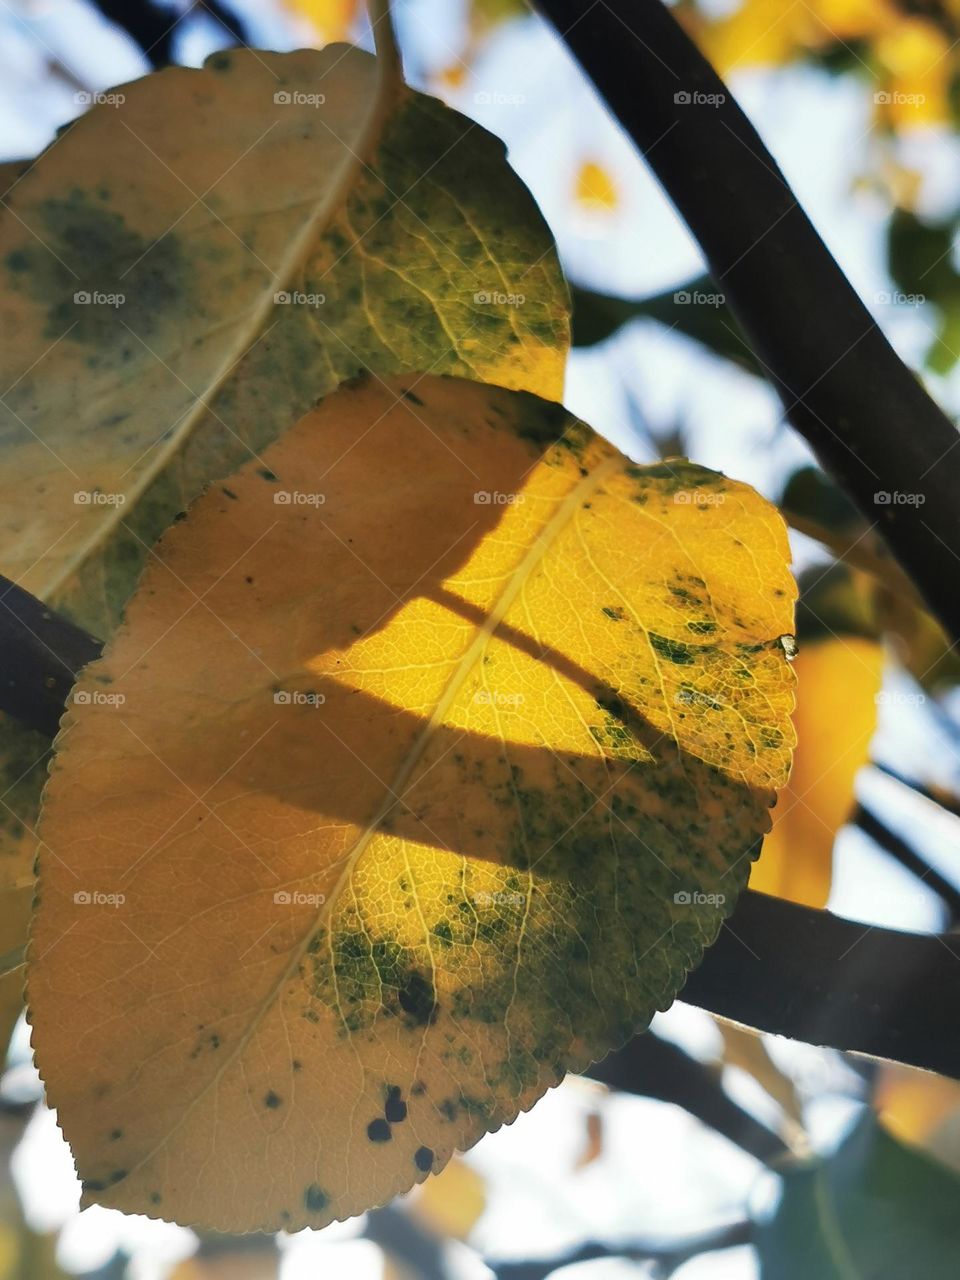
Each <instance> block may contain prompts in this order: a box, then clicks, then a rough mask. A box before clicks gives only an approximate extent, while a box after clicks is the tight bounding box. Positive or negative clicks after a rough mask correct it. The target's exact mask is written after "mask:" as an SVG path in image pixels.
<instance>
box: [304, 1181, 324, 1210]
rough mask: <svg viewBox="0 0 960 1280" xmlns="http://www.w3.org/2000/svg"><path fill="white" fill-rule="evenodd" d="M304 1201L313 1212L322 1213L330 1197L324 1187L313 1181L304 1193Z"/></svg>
mask: <svg viewBox="0 0 960 1280" xmlns="http://www.w3.org/2000/svg"><path fill="white" fill-rule="evenodd" d="M303 1203H304V1205H305V1206H306V1207H307V1209H309V1211H310V1212H311V1213H321V1212H322V1211H323V1210H324V1209H325V1208H326V1207H327V1205H328V1204H329V1203H330V1197H329V1196H328V1195H327V1193H326V1192H325V1191H324V1189H323V1187H318V1186H317V1184H316V1183H315V1182H311V1183H310V1185H309V1187H307V1189H306V1191H304V1193H303Z"/></svg>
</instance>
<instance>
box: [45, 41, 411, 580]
mask: <svg viewBox="0 0 960 1280" xmlns="http://www.w3.org/2000/svg"><path fill="white" fill-rule="evenodd" d="M368 56H370V55H368ZM376 63H377V67H378V78H377V89H376V94H375V96H374V99H373V103H372V106H371V108H370V113H369V116H368V119H367V121H366V123H365V124H364V126H363V129H362V131H361V134H360V137H359V140H358V143H357V146H356V147H355V148H354V147H349V146H347V145H346V144H345V143H341V145H342V146H343V149H344V152H345V155H344V157H343V159H342V161H341V164H340V168H339V170H338V172H337V175H336V177H335V178H334V180H333V182H332V183H331V184H330V186H329V188H328V194H327V195H326V197H325V198H321V199H320V200H319V201H318V203H317V208H316V211H315V212H314V215H313V217H311V218H310V219H308V220H307V222H305V223H304V225H303V227H302V229H301V231H300V233H299V235H297V236H296V237H295V238H294V239H293V241H292V242H291V244H290V247H289V249H288V251H287V253H286V256H285V257H284V258H283V260H282V262H281V266H280V268H279V270H277V271H276V272H274V274H273V276H272V277H271V279H270V281H269V282H268V284H267V285H265V286H264V287H263V290H262V295H261V299H260V302H259V305H257V306H256V307H254V308H252V309H251V312H250V317H249V321H248V323H247V324H246V325H241V326H239V327H238V329H237V337H236V339H235V341H234V342H233V344H232V345H231V347H230V348H229V350H228V351H227V352H226V353H225V354H224V356H223V358H222V359H221V362H220V367H219V369H218V370H217V371H216V372H215V374H214V376H212V377H211V378H210V379H209V380H208V382H207V385H206V386H205V387H204V388H203V390H202V391H201V392H200V393H195V392H193V391H192V389H191V388H187V390H189V391H190V392H191V394H192V395H194V396H195V400H194V405H193V408H192V409H191V410H190V412H189V413H188V414H186V415H185V417H184V418H183V419H182V421H181V424H180V428H179V429H178V430H177V431H176V432H175V433H174V434H173V435H172V436H171V437H170V439H169V440H168V441H167V442H166V443H165V444H164V445H163V446H162V448H161V449H159V450H158V451H157V453H156V455H155V461H154V464H153V465H152V466H150V467H147V468H146V469H145V470H144V471H143V472H142V474H141V477H140V478H139V479H138V481H137V483H136V484H135V485H133V487H132V488H131V490H130V492H129V493H128V494H127V497H128V499H129V501H130V505H131V508H132V509H135V508H136V506H137V504H138V502H139V501H140V499H141V498H142V497H143V495H144V494H145V493H146V491H147V490H148V489H149V487H150V486H151V485H152V484H153V482H154V480H155V479H156V478H157V477H158V476H160V475H162V474H163V472H164V471H165V470H166V468H167V466H168V464H169V463H170V461H171V460H172V459H173V458H174V457H175V456H176V454H177V453H179V452H180V450H181V449H182V447H183V445H184V443H185V441H186V440H188V439H189V437H190V436H191V435H192V434H193V432H194V430H195V428H196V426H197V423H198V422H199V421H200V420H201V419H202V418H203V417H204V416H205V415H206V414H208V413H212V412H213V410H212V408H210V405H211V404H212V402H213V401H214V400H215V399H216V396H217V394H218V393H219V391H220V390H221V388H222V387H223V385H224V383H225V382H226V381H227V379H228V378H229V376H230V374H231V373H232V371H233V370H234V369H235V368H236V366H237V365H238V364H239V363H240V362H241V361H242V359H243V357H244V354H245V353H246V352H247V351H248V350H249V349H250V348H251V347H252V345H253V344H254V341H255V339H256V337H257V335H258V334H261V333H262V332H263V330H264V327H265V325H266V322H267V319H268V317H269V315H270V312H271V308H272V307H273V295H274V293H275V292H276V291H277V289H279V288H282V287H283V286H284V285H285V284H286V283H287V282H288V281H289V280H291V279H292V278H293V274H294V272H295V271H296V268H297V267H298V266H299V265H301V264H302V263H303V262H305V261H306V260H307V257H308V255H309V251H310V247H311V245H312V244H313V243H314V242H315V240H316V238H317V236H318V235H319V233H320V230H321V228H322V227H323V225H324V224H325V223H326V222H327V221H329V219H331V218H332V217H333V215H334V214H335V213H336V211H337V210H338V209H339V208H340V207H341V205H342V204H343V203H344V202H345V200H346V198H347V196H348V194H349V193H350V191H351V190H352V189H353V185H354V182H355V180H356V176H357V174H358V173H359V171H360V170H361V169H362V168H365V167H366V166H367V164H368V161H369V158H370V155H371V154H372V152H373V150H374V149H375V147H376V144H377V142H378V141H379V138H380V135H381V131H382V128H383V125H384V123H385V121H386V119H387V117H388V116H389V115H390V114H391V112H392V111H393V109H394V107H395V105H396V94H397V92H398V91H399V90H400V89H401V87H402V83H403V82H402V80H401V79H400V77H399V70H398V68H397V67H396V66H394V65H392V64H391V63H390V62H388V61H385V60H384V59H383V58H382V57H378V58H377V59H376ZM337 141H338V142H340V138H339V136H337ZM148 350H149V348H148ZM151 354H153V352H151ZM184 386H186V384H185V383H184ZM207 479H208V480H214V479H216V477H215V476H209V477H207ZM124 505H125V504H124ZM123 511H124V506H121V505H120V504H116V505H115V506H113V507H112V508H108V509H107V510H106V511H105V512H104V519H103V520H101V521H98V522H97V524H96V525H95V527H94V529H93V531H92V533H91V534H90V537H89V538H88V539H87V540H86V541H84V542H82V543H80V545H79V546H78V548H77V550H76V552H75V553H74V555H73V556H71V557H70V558H69V559H68V560H66V561H64V562H63V565H62V568H61V570H60V573H59V574H58V575H56V576H55V577H54V578H52V579H51V581H50V582H49V583H48V584H47V587H46V589H45V590H44V592H43V598H44V599H46V600H50V599H55V598H56V596H57V593H58V592H59V591H60V590H62V589H63V588H65V587H67V586H68V585H69V583H70V582H71V581H72V579H73V578H74V577H75V575H76V574H77V572H78V571H79V570H80V569H81V568H82V566H83V565H84V564H85V563H86V562H87V560H88V559H89V558H90V557H91V556H92V555H93V554H94V553H95V552H96V550H97V548H98V547H99V546H100V545H101V544H104V543H106V541H107V539H108V538H109V537H110V535H111V534H112V533H113V531H114V530H115V528H116V527H117V526H118V525H120V524H123V523H124V521H123V518H122V515H123Z"/></svg>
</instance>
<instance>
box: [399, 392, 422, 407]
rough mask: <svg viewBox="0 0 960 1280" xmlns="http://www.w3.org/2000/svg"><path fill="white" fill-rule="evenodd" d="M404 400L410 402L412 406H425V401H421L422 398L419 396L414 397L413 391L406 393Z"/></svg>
mask: <svg viewBox="0 0 960 1280" xmlns="http://www.w3.org/2000/svg"><path fill="white" fill-rule="evenodd" d="M403 398H404V400H409V401H410V403H411V404H419V405H422V404H423V401H422V400H421V399H420V397H419V396H417V395H414V393H413V392H412V391H404V393H403Z"/></svg>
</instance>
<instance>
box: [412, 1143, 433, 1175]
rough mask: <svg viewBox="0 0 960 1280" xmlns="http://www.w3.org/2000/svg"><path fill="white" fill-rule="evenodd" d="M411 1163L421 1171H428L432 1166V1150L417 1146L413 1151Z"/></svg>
mask: <svg viewBox="0 0 960 1280" xmlns="http://www.w3.org/2000/svg"><path fill="white" fill-rule="evenodd" d="M413 1163H414V1164H415V1165H416V1166H417V1168H418V1169H419V1170H420V1171H421V1173H429V1172H430V1170H431V1169H432V1168H433V1152H432V1151H431V1150H430V1148H429V1147H417V1149H416V1151H415V1152H414V1156H413Z"/></svg>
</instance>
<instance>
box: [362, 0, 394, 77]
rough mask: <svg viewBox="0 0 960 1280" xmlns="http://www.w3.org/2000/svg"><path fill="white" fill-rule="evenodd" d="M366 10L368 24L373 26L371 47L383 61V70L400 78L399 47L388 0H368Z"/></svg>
mask: <svg viewBox="0 0 960 1280" xmlns="http://www.w3.org/2000/svg"><path fill="white" fill-rule="evenodd" d="M368 11H369V14H370V26H371V27H372V28H373V47H374V49H375V50H376V52H377V57H378V58H379V59H380V60H381V62H382V63H383V72H384V74H385V75H393V76H396V78H397V79H402V78H403V68H402V64H401V61H400V47H399V45H398V44H397V33H396V31H395V30H394V26H393V14H392V13H391V12H390V0H370V3H369V7H368Z"/></svg>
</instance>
